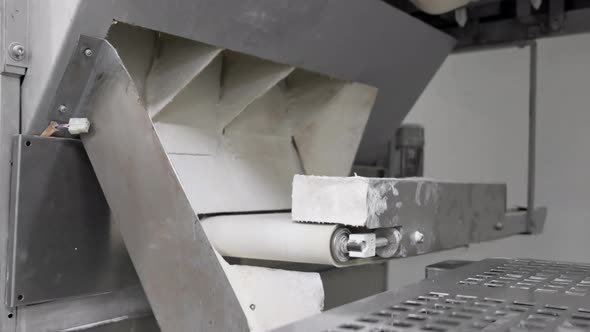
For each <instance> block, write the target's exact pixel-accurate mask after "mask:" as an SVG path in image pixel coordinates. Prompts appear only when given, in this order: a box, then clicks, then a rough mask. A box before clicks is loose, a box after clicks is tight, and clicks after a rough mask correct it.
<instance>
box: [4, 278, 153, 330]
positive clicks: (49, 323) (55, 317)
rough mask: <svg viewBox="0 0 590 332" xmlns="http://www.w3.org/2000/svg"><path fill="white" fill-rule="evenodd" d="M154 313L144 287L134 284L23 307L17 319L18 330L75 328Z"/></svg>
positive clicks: (16, 316)
mask: <svg viewBox="0 0 590 332" xmlns="http://www.w3.org/2000/svg"><path fill="white" fill-rule="evenodd" d="M150 314H151V309H150V305H149V304H148V302H147V299H146V297H145V294H144V293H143V291H142V289H141V287H132V288H128V289H125V290H122V291H118V292H113V293H108V294H103V295H97V296H91V297H84V298H80V299H71V300H61V301H52V302H47V303H42V304H36V305H31V306H23V307H19V308H18V314H17V315H15V317H14V319H13V320H14V321H16V322H17V329H16V331H17V332H55V331H64V330H65V331H67V330H71V329H74V331H75V329H80V328H81V327H89V326H100V324H103V325H104V324H106V323H107V322H117V321H122V320H126V319H130V318H133V317H142V316H146V315H150ZM2 331H3V332H4V330H2ZM129 332H144V331H143V330H136V331H129Z"/></svg>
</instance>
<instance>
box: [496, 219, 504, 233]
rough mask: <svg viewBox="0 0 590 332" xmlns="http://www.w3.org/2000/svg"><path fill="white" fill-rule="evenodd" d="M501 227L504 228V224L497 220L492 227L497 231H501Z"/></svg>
mask: <svg viewBox="0 0 590 332" xmlns="http://www.w3.org/2000/svg"><path fill="white" fill-rule="evenodd" d="M502 228H504V224H503V223H501V222H499V221H498V222H497V223H496V224H495V225H494V229H495V230H497V231H501V230H502Z"/></svg>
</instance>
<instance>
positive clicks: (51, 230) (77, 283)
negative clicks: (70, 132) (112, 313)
mask: <svg viewBox="0 0 590 332" xmlns="http://www.w3.org/2000/svg"><path fill="white" fill-rule="evenodd" d="M14 143H15V144H14V150H13V159H12V163H13V166H12V169H13V171H12V175H13V179H12V187H13V188H12V197H11V200H10V201H11V216H12V218H11V232H10V236H11V237H12V241H11V247H12V248H10V250H11V255H10V257H11V259H12V260H11V261H10V262H9V263H10V269H9V274H8V280H7V284H8V285H9V286H8V289H7V302H8V305H9V306H21V305H25V304H31V303H39V302H46V301H49V300H55V299H62V298H66V297H72V296H82V295H90V294H99V293H106V292H112V291H115V290H119V289H123V288H126V287H129V286H131V285H137V284H139V280H138V278H137V274H136V273H135V270H134V269H133V265H132V264H131V260H130V259H129V255H128V254H127V250H126V249H125V245H124V244H123V240H122V239H121V235H120V234H119V230H118V229H117V228H116V227H115V225H114V224H113V223H112V222H111V217H110V210H109V208H108V205H107V202H106V200H105V198H104V195H103V193H102V190H101V189H100V186H99V184H98V180H97V179H96V175H95V174H94V172H93V170H92V166H91V165H90V161H89V160H88V156H87V155H86V151H84V147H83V145H82V142H81V141H80V140H73V139H64V138H43V137H38V136H21V135H19V136H17V137H15V140H14Z"/></svg>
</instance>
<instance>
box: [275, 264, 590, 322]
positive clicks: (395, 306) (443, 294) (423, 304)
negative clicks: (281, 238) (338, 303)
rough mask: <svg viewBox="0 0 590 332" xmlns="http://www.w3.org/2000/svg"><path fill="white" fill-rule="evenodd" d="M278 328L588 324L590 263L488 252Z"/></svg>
mask: <svg viewBox="0 0 590 332" xmlns="http://www.w3.org/2000/svg"><path fill="white" fill-rule="evenodd" d="M279 331H322V332H350V331H365V332H368V331H371V332H393V331H399V332H402V331H435V332H444V331H590V265H582V264H573V263H557V262H548V261H538V260H526V259H488V260H484V261H481V262H477V263H473V264H470V265H468V266H465V267H463V268H460V269H457V270H453V271H449V272H447V273H444V274H442V275H441V276H440V277H439V278H438V279H436V280H424V281H422V282H420V283H418V284H415V285H412V286H409V287H407V288H404V290H402V291H401V292H398V293H393V292H388V293H382V294H379V295H376V296H373V297H370V298H367V299H364V300H361V301H357V302H354V303H351V304H348V305H345V306H342V307H339V308H336V309H334V310H330V311H327V312H325V313H323V314H321V315H318V316H315V317H312V318H309V319H306V320H303V321H300V322H297V323H295V324H293V325H290V326H286V327H284V328H282V329H280V330H279Z"/></svg>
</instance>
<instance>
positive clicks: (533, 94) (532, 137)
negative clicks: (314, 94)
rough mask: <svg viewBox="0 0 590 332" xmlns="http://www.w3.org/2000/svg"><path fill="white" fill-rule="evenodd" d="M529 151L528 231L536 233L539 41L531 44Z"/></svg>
mask: <svg viewBox="0 0 590 332" xmlns="http://www.w3.org/2000/svg"><path fill="white" fill-rule="evenodd" d="M529 51H530V60H529V61H530V62H529V65H530V67H529V152H528V154H529V155H528V179H527V232H528V233H535V231H536V225H535V220H534V209H535V175H536V170H535V164H536V160H535V159H536V152H537V151H536V150H537V142H536V138H537V42H536V41H531V43H530V44H529Z"/></svg>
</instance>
